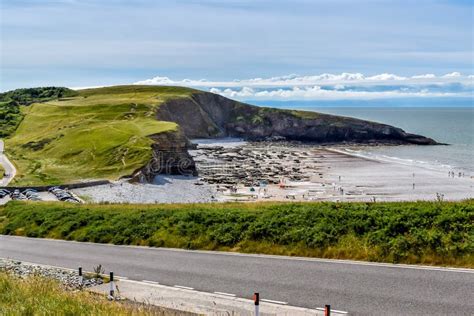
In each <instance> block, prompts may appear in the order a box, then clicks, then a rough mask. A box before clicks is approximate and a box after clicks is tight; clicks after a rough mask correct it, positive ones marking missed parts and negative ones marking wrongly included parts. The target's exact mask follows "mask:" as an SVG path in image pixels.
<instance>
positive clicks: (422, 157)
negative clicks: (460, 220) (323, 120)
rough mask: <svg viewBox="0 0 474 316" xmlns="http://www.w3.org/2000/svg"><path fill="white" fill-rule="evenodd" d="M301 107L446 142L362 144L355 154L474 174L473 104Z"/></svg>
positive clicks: (354, 151)
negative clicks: (406, 144)
mask: <svg viewBox="0 0 474 316" xmlns="http://www.w3.org/2000/svg"><path fill="white" fill-rule="evenodd" d="M299 109H301V110H307V111H316V112H321V113H327V114H335V115H342V116H349V117H356V118H360V119H364V120H370V121H375V122H380V123H385V124H389V125H393V126H396V127H400V128H402V129H403V130H405V131H406V132H409V133H414V134H420V135H423V136H426V137H430V138H433V139H434V140H436V141H438V142H441V143H447V144H449V145H448V146H410V145H408V146H376V147H372V146H361V147H356V148H349V149H346V150H347V151H349V152H352V153H354V154H357V155H361V156H366V157H369V158H375V159H379V160H388V161H393V162H397V163H402V164H412V165H419V166H423V167H426V168H430V169H443V170H449V171H455V172H466V173H467V174H470V175H474V108H473V107H466V108H452V107H443V108H442V107H413V108H409V107H383V108H382V107H312V106H305V107H303V108H299Z"/></svg>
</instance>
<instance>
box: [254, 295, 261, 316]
mask: <svg viewBox="0 0 474 316" xmlns="http://www.w3.org/2000/svg"><path fill="white" fill-rule="evenodd" d="M253 302H254V304H255V316H259V315H260V309H259V307H260V294H259V293H254V294H253Z"/></svg>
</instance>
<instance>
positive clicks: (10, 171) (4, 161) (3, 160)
mask: <svg viewBox="0 0 474 316" xmlns="http://www.w3.org/2000/svg"><path fill="white" fill-rule="evenodd" d="M4 148H5V144H4V143H3V140H0V165H2V166H3V169H5V176H4V177H3V178H2V179H0V186H7V185H8V184H9V183H10V181H12V180H13V178H14V177H15V175H16V168H15V166H14V165H13V164H12V163H11V161H10V160H9V159H8V158H7V156H5V154H4Z"/></svg>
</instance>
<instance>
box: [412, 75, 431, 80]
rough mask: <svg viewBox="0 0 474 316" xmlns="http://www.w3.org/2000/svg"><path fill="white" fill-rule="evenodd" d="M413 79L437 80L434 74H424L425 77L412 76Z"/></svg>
mask: <svg viewBox="0 0 474 316" xmlns="http://www.w3.org/2000/svg"><path fill="white" fill-rule="evenodd" d="M411 78H412V79H433V78H436V76H435V75H434V74H424V75H416V76H412V77H411Z"/></svg>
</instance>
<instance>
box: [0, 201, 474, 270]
mask: <svg viewBox="0 0 474 316" xmlns="http://www.w3.org/2000/svg"><path fill="white" fill-rule="evenodd" d="M0 233H1V234H8V235H21V236H29V237H48V238H57V239H66V240H77V241H90V242H97V243H113V244H122V245H143V246H156V247H176V248H185V249H205V250H223V251H238V252H248V253H264V254H278V255H290V256H308V257H323V258H335V259H355V260H367V261H378V262H393V263H412V264H428V265H447V266H458V267H469V268H474V200H468V201H462V202H391V203H330V202H324V203H224V204H161V205H107V204H103V205H97V204H95V205H94V204H88V205H87V204H86V205H69V204H61V203H30V202H10V203H8V204H7V205H5V206H4V207H2V208H0Z"/></svg>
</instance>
